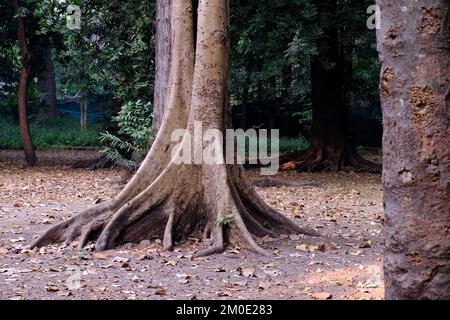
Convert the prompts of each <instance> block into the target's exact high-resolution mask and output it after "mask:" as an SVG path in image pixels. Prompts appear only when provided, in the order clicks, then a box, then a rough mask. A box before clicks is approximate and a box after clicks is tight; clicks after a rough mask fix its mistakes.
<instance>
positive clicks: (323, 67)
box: [281, 0, 381, 172]
mask: <svg viewBox="0 0 450 320" xmlns="http://www.w3.org/2000/svg"><path fill="white" fill-rule="evenodd" d="M316 6H317V8H318V10H319V21H320V24H321V25H322V26H323V36H322V37H321V38H320V39H319V41H318V43H317V46H318V48H319V54H318V55H317V56H315V57H314V58H313V59H312V61H311V87H312V105H313V125H312V138H311V147H310V148H309V149H308V150H307V151H306V152H302V153H299V154H297V155H293V156H288V157H287V160H291V159H292V158H293V157H294V158H295V157H296V156H298V157H297V159H296V161H295V164H294V166H292V163H288V164H286V165H282V166H281V168H282V169H285V168H293V167H295V168H296V169H297V170H300V171H319V170H332V171H339V170H364V171H371V172H379V171H380V169H381V167H380V166H379V165H377V164H375V163H372V162H370V161H367V160H364V159H363V158H362V157H361V156H360V155H359V154H358V153H357V151H356V150H355V148H354V147H353V145H352V143H351V141H350V138H349V135H348V130H347V102H346V92H345V88H346V85H345V83H346V81H347V79H348V72H349V70H348V68H346V64H345V62H346V60H349V59H345V58H346V57H345V56H344V52H343V50H341V48H342V46H341V45H340V41H339V31H338V25H337V24H336V23H331V22H332V21H335V20H336V19H335V18H334V16H335V15H336V11H337V1H336V0H334V1H329V0H318V1H316ZM284 161H286V160H285V159H283V162H284Z"/></svg>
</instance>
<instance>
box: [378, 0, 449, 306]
mask: <svg viewBox="0 0 450 320" xmlns="http://www.w3.org/2000/svg"><path fill="white" fill-rule="evenodd" d="M377 3H378V5H379V6H380V8H381V17H382V18H381V29H380V30H378V32H377V38H378V48H379V51H380V59H381V61H382V70H381V100H382V108H383V121H384V136H383V149H384V159H383V161H384V166H383V169H384V171H383V185H384V203H385V215H386V223H385V237H386V240H385V252H384V275H385V283H386V285H385V296H386V298H387V299H450V148H449V146H450V73H449V70H450V43H449V39H450V10H449V2H448V0H423V1H419V2H417V1H409V0H399V1H388V0H378V1H377Z"/></svg>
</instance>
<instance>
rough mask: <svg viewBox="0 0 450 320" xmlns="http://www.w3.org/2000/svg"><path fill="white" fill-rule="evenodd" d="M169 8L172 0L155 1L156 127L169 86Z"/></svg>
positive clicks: (154, 113)
mask: <svg viewBox="0 0 450 320" xmlns="http://www.w3.org/2000/svg"><path fill="white" fill-rule="evenodd" d="M171 9H172V0H157V1H156V48H155V51H156V57H155V88H154V102H153V126H154V128H155V129H158V128H159V126H160V124H161V121H162V118H163V116H164V109H165V104H166V98H167V91H168V87H169V74H170V64H171V61H172V50H171V29H172V28H171Z"/></svg>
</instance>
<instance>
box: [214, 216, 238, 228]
mask: <svg viewBox="0 0 450 320" xmlns="http://www.w3.org/2000/svg"><path fill="white" fill-rule="evenodd" d="M234 218H235V217H234V215H233V214H232V213H227V214H225V215H224V216H223V217H217V219H216V225H217V226H226V225H228V224H230V223H231V222H232V221H233V220H234Z"/></svg>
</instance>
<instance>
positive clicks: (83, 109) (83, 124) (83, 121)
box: [80, 94, 88, 131]
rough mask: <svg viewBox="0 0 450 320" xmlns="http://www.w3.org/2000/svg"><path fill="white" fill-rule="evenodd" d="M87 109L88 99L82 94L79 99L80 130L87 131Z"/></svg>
mask: <svg viewBox="0 0 450 320" xmlns="http://www.w3.org/2000/svg"><path fill="white" fill-rule="evenodd" d="M87 108H88V97H87V96H85V95H84V94H82V96H81V98H80V130H81V131H86V129H87Z"/></svg>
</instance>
